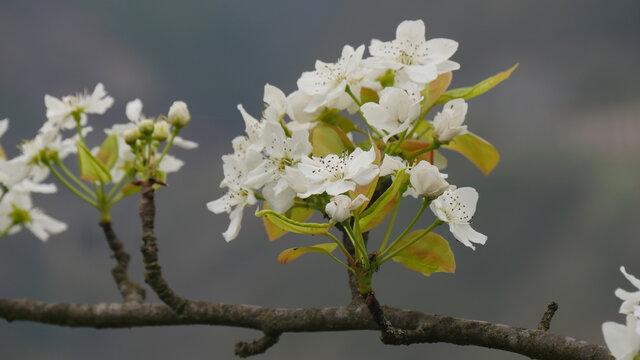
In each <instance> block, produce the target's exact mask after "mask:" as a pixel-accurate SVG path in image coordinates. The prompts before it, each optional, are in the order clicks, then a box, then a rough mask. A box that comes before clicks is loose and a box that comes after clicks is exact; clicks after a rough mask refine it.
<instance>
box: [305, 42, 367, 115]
mask: <svg viewBox="0 0 640 360" xmlns="http://www.w3.org/2000/svg"><path fill="white" fill-rule="evenodd" d="M364 49H365V48H364V45H360V46H359V47H358V48H357V49H355V50H354V49H353V47H351V46H349V45H345V46H344V48H343V49H342V55H341V56H340V59H338V61H337V62H335V63H325V62H322V61H320V60H317V61H316V70H315V71H306V72H304V73H302V76H301V77H300V79H298V89H300V91H302V92H304V93H306V94H308V95H312V96H313V97H312V98H311V101H310V102H309V103H308V104H307V106H306V107H305V109H304V110H305V111H307V112H314V111H316V110H318V109H319V108H321V107H323V106H328V107H331V108H336V109H340V110H342V109H345V108H347V107H349V105H351V104H353V100H352V99H351V98H350V96H349V94H347V93H346V92H345V89H346V87H347V85H349V86H350V87H353V89H352V90H353V91H354V94H356V96H357V95H358V94H359V93H360V89H359V86H358V83H359V81H360V80H361V79H362V78H363V77H364V75H365V73H364V72H363V71H364V68H363V67H362V66H361V63H362V55H363V54H364Z"/></svg>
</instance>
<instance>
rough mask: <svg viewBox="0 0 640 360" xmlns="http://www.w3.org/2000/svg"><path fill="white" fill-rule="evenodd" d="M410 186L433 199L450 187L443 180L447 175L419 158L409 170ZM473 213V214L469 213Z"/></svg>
mask: <svg viewBox="0 0 640 360" xmlns="http://www.w3.org/2000/svg"><path fill="white" fill-rule="evenodd" d="M409 174H410V176H409V181H410V182H411V186H413V188H414V189H416V191H417V192H418V193H419V194H422V195H423V196H425V197H426V198H429V199H434V198H437V197H438V196H440V195H441V194H442V193H443V192H445V191H446V190H447V189H449V188H450V187H451V185H449V183H448V182H447V181H446V180H445V179H446V178H447V175H445V174H440V171H439V170H438V167H436V166H434V165H431V163H429V162H428V161H424V160H421V161H420V162H419V163H418V165H415V166H414V167H413V168H412V169H411V170H409ZM471 215H473V214H471Z"/></svg>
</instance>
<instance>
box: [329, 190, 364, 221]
mask: <svg viewBox="0 0 640 360" xmlns="http://www.w3.org/2000/svg"><path fill="white" fill-rule="evenodd" d="M367 200H369V199H368V198H367V197H366V196H364V195H362V194H360V195H358V196H357V197H356V198H355V199H353V200H351V198H350V197H348V196H347V195H338V196H334V197H333V198H331V201H329V203H328V204H327V205H326V206H325V208H324V211H325V212H326V213H327V215H329V217H330V218H331V219H333V220H335V221H336V222H343V221H344V220H346V219H348V218H350V217H351V215H352V214H351V212H352V211H353V210H355V209H357V208H359V207H360V206H362V204H364V203H365V202H366V201H367Z"/></svg>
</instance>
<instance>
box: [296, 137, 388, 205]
mask: <svg viewBox="0 0 640 360" xmlns="http://www.w3.org/2000/svg"><path fill="white" fill-rule="evenodd" d="M375 159H376V153H375V149H374V148H373V147H371V149H369V151H367V152H365V151H363V150H362V149H361V148H356V149H355V150H354V151H353V152H352V153H351V154H343V155H342V156H338V155H335V154H329V155H327V156H326V157H324V158H320V157H316V156H314V157H313V158H308V157H303V158H302V161H301V162H300V163H299V164H298V169H300V171H301V172H302V174H303V175H304V180H305V181H306V183H307V191H306V192H305V193H303V194H298V196H300V197H301V198H307V197H309V196H311V195H313V194H322V193H323V192H325V191H326V192H327V194H329V195H339V194H342V193H345V192H347V191H352V190H355V188H356V184H358V185H367V184H369V183H370V182H371V181H372V180H373V179H374V178H375V177H376V176H377V175H378V173H379V172H380V168H379V167H378V166H377V165H375V164H373V161H374V160H375Z"/></svg>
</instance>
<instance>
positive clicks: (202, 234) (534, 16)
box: [0, 0, 640, 359]
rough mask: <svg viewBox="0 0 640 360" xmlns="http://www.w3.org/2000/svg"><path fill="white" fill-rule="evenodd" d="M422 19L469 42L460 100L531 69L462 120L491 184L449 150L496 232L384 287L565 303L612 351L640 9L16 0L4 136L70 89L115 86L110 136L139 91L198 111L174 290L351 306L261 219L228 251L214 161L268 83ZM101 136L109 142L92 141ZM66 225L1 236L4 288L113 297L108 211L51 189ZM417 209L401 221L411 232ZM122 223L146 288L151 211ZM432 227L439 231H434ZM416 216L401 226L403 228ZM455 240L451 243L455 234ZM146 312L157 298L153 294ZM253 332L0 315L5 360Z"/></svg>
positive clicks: (163, 208)
mask: <svg viewBox="0 0 640 360" xmlns="http://www.w3.org/2000/svg"><path fill="white" fill-rule="evenodd" d="M417 18H421V19H423V20H424V21H425V23H426V25H427V36H428V38H432V37H447V38H451V39H455V40H457V41H458V42H459V43H460V48H459V51H458V52H457V53H456V54H455V55H454V57H453V59H454V60H455V61H458V62H459V63H461V64H462V68H461V69H460V70H458V71H456V72H455V73H454V80H453V86H454V87H457V86H466V85H471V84H474V83H475V82H477V81H479V80H481V79H483V78H485V77H487V76H489V75H492V74H494V73H497V72H499V71H502V70H504V69H507V68H508V67H510V66H511V65H513V64H514V63H516V62H520V64H521V65H520V68H518V70H517V71H516V72H515V73H514V74H513V76H512V78H511V79H509V80H508V81H507V82H505V83H503V84H502V85H500V86H499V87H498V88H497V89H495V90H494V91H492V92H491V93H489V94H486V95H484V96H482V97H480V98H477V99H474V100H472V101H471V102H470V108H469V114H468V116H467V122H468V124H469V126H470V128H471V129H472V130H473V131H474V132H476V133H478V134H480V135H481V136H483V137H485V138H486V139H488V140H489V141H491V142H492V143H493V144H494V145H495V146H496V147H497V148H498V149H499V150H500V152H501V155H502V160H501V162H500V164H499V166H498V167H497V169H496V170H495V172H494V173H492V174H491V175H490V176H489V177H484V176H483V175H482V174H481V173H480V172H479V171H477V170H476V169H475V168H474V167H473V166H472V165H470V164H469V163H468V162H466V161H465V160H463V159H462V158H461V157H459V156H457V155H451V156H450V164H451V166H450V169H449V170H448V173H449V174H450V176H451V179H452V182H454V183H455V184H458V185H462V186H464V185H471V186H474V187H476V188H477V189H478V191H479V193H480V202H479V206H478V211H477V214H476V216H475V219H474V220H475V222H474V227H475V228H476V229H477V230H479V231H481V232H482V233H485V234H487V235H488V236H489V241H488V243H487V245H486V246H484V247H480V248H478V250H476V251H475V252H473V251H471V250H470V249H468V248H465V247H463V246H462V245H460V244H459V243H457V242H455V241H452V248H453V251H454V253H455V255H456V260H457V264H458V269H457V274H455V275H448V274H436V275H433V276H432V277H430V278H426V277H423V276H422V275H420V274H417V273H413V272H411V271H408V270H406V269H404V268H403V267H401V266H399V265H398V264H395V263H391V264H388V265H385V266H384V268H383V269H382V271H381V272H380V273H379V274H377V275H376V277H375V279H374V287H375V290H376V291H377V294H378V296H379V298H380V300H381V301H382V302H383V303H388V304H392V305H395V306H399V307H406V308H412V309H416V310H421V311H426V312H433V313H439V314H446V315H452V316H460V317H468V318H473V319H480V320H487V321H492V322H498V323H506V324H511V325H517V326H525V327H535V326H536V324H537V322H538V320H539V318H540V315H541V314H542V312H543V311H544V308H545V306H546V304H547V303H548V302H549V301H551V300H556V301H557V302H558V303H559V304H560V310H559V312H558V313H557V316H556V318H555V319H554V321H553V323H552V330H553V331H555V332H559V333H563V334H566V335H569V336H573V337H577V338H580V339H584V340H588V341H591V342H596V343H602V342H603V340H602V336H601V332H600V324H601V323H602V322H603V321H606V320H616V321H623V318H622V317H621V316H620V315H617V309H618V306H619V301H618V300H617V299H616V298H615V297H614V295H613V290H614V289H615V288H616V287H619V286H625V287H627V288H629V287H630V285H628V284H627V283H626V281H625V280H624V279H623V278H622V276H621V275H620V273H619V272H618V267H619V266H620V265H626V266H627V268H628V269H629V270H630V271H631V272H632V273H635V274H638V275H640V264H638V261H637V259H638V251H639V250H640V245H639V243H638V242H639V241H640V236H639V235H638V215H640V205H638V204H639V201H640V188H639V184H640V181H639V179H640V161H639V158H638V154H640V121H639V116H638V113H639V112H640V102H639V101H638V98H639V96H640V90H639V86H638V84H639V83H640V72H639V71H638V66H639V64H640V2H638V1H637V0H629V1H622V0H620V1H603V0H601V1H597V0H585V1H508V0H503V1H499V0H494V1H474V0H466V1H405V0H395V1H374V0H368V1H353V2H348V3H345V2H342V1H314V2H306V1H284V0H283V1H225V2H222V1H216V2H213V1H183V2H179V3H178V2H173V1H146V2H141V1H140V2H131V1H108V2H106V1H105V2H96V1H80V0H77V1H74V0H66V1H45V0H41V1H7V0H4V1H2V2H0V89H2V90H1V92H0V118H3V117H9V118H11V128H10V132H9V133H8V134H7V135H5V136H4V138H3V139H2V144H3V146H4V147H5V149H6V150H7V152H8V153H9V155H11V156H13V155H15V154H16V151H15V145H17V144H18V143H19V142H20V140H21V139H23V138H28V137H31V136H32V135H33V134H34V133H35V131H36V130H37V129H38V127H39V126H40V125H41V123H42V121H43V120H44V119H45V118H44V112H45V108H44V104H43V96H44V94H45V93H49V94H53V95H56V96H62V95H65V94H68V93H70V92H75V91H78V90H81V89H84V88H89V89H93V87H94V86H95V84H96V83H97V82H99V81H102V82H103V83H104V84H105V86H106V89H107V91H108V92H109V93H110V94H111V95H112V96H113V97H114V98H115V99H116V103H115V105H114V107H113V108H112V109H111V110H110V111H109V112H108V113H107V115H105V116H96V117H92V118H91V121H92V123H93V124H94V125H95V126H96V127H98V128H100V127H101V126H102V125H103V124H104V125H105V126H110V125H111V124H113V123H115V122H122V121H124V120H125V117H124V107H125V104H126V102H127V101H129V100H132V99H133V98H135V97H140V98H141V99H142V100H143V102H144V104H145V108H144V110H145V113H146V114H149V115H151V114H158V113H161V112H166V111H167V110H168V107H169V105H170V104H171V102H172V101H174V100H184V101H186V102H187V103H188V104H189V108H190V110H191V113H192V115H193V122H192V123H191V124H190V125H189V126H188V127H187V128H186V129H185V130H184V137H185V138H189V139H193V140H196V141H198V142H199V143H200V144H201V146H200V148H198V149H197V150H192V151H188V152H187V151H178V153H179V156H180V157H182V158H183V159H185V160H186V163H187V165H186V166H185V168H184V169H183V171H181V172H180V173H179V175H172V176H171V177H170V178H169V182H170V187H169V188H167V189H165V190H163V191H162V192H161V193H160V194H159V195H158V222H157V227H158V234H159V236H160V250H161V251H160V257H161V262H162V264H163V266H164V272H165V275H166V277H167V279H168V281H169V282H170V283H171V284H172V285H173V287H174V289H175V290H176V291H177V292H178V293H179V294H181V295H183V296H186V297H191V298H195V299H202V300H213V301H225V302H238V303H250V304H259V305H269V306H281V307H300V306H336V305H342V304H345V303H346V302H347V301H348V290H347V288H346V284H345V281H344V280H345V278H346V274H345V273H344V271H342V270H341V269H340V268H339V267H338V266H336V265H335V264H333V263H331V262H330V261H329V260H328V259H325V258H323V257H320V256H309V257H308V258H306V259H301V261H296V262H294V263H292V264H289V265H279V264H278V263H277V262H276V256H277V254H278V253H279V252H280V251H282V250H283V249H285V248H288V247H291V246H295V245H300V244H308V243H310V242H309V239H308V238H305V237H302V236H292V235H289V236H287V237H285V238H283V239H281V240H278V241H277V242H274V243H269V242H268V241H267V240H266V237H265V236H264V233H263V230H262V229H261V228H260V221H258V220H257V219H255V218H254V217H253V215H252V210H247V211H246V213H245V220H244V223H243V229H242V232H241V234H240V236H239V237H238V239H236V240H234V241H233V242H232V243H230V244H227V243H225V241H224V240H223V238H222V236H221V235H220V233H221V232H222V231H223V230H224V229H225V228H226V226H227V224H228V217H227V216H225V215H214V214H212V213H210V212H208V211H207V210H206V208H205V203H206V202H207V201H210V200H213V199H215V198H217V197H219V196H221V195H222V193H223V192H222V190H221V189H219V188H218V184H219V182H220V180H221V179H222V173H221V172H222V168H221V162H220V156H221V155H223V154H225V153H228V152H230V151H231V144H230V140H231V139H232V138H233V137H234V136H237V135H239V134H241V133H242V131H243V128H244V126H243V122H242V119H241V117H240V115H239V114H238V112H237V110H236V104H238V103H242V104H244V105H245V107H246V108H247V109H248V110H249V112H250V113H252V114H254V115H258V114H259V111H260V110H261V108H262V91H263V86H264V84H265V83H266V82H269V83H271V84H274V85H276V86H278V87H280V88H282V89H283V90H284V91H285V92H287V93H288V92H290V91H292V90H294V89H295V81H296V79H297V78H298V76H299V75H300V73H301V72H302V71H305V70H311V69H312V67H313V63H314V61H315V59H322V60H325V61H330V62H332V61H335V59H336V58H337V57H338V56H339V53H340V50H341V49H342V47H343V45H344V44H351V45H354V46H357V45H359V44H362V43H364V44H366V45H368V44H369V42H370V39H371V38H373V37H375V38H379V39H382V40H391V39H393V38H394V32H395V28H396V26H397V25H398V24H399V23H400V22H401V21H402V20H404V19H417ZM89 141H96V142H97V141H99V140H98V138H97V137H95V136H94V137H90V139H89ZM38 203H39V204H41V206H42V207H44V208H45V209H46V210H47V211H48V212H49V213H51V214H53V215H55V216H56V217H57V218H60V219H62V220H64V221H66V222H68V223H69V224H70V225H71V229H70V230H69V231H67V232H66V233H64V234H62V235H58V236H54V237H53V238H52V239H50V240H49V242H47V243H41V242H40V241H39V240H37V239H36V238H35V237H33V236H32V235H31V234H29V233H28V232H23V233H21V234H20V235H18V236H13V237H6V238H2V239H0V296H2V297H18V298H21V297H28V298H33V299H38V300H43V301H62V302H90V303H92V302H99V301H119V300H120V298H119V294H118V292H117V291H116V288H115V286H114V284H113V281H112V279H111V277H110V273H109V271H110V268H111V267H112V266H113V261H112V259H110V258H109V252H108V249H107V246H106V243H105V241H104V239H103V238H102V234H101V232H100V229H99V228H98V226H96V225H97V222H98V214H97V211H93V210H92V209H91V208H88V206H86V205H85V204H84V203H81V202H80V201H79V200H77V199H75V198H73V197H72V196H70V195H69V194H68V192H64V191H62V192H61V193H60V194H58V195H56V196H49V197H39V198H38ZM417 207H418V204H417V202H416V203H409V204H406V205H405V206H404V207H403V210H402V212H401V213H400V216H399V218H400V219H407V218H410V217H411V216H412V215H413V213H414V211H415V210H416V209H417ZM115 212H116V213H115V214H114V226H115V229H116V231H117V232H118V233H119V234H120V236H121V237H122V239H123V241H124V242H125V245H126V247H127V249H128V250H129V251H130V252H131V254H132V263H131V268H132V269H131V273H132V276H133V277H134V279H136V280H139V281H141V280H142V275H141V274H142V271H141V268H142V265H141V259H140V255H139V252H138V248H139V243H140V241H139V232H140V231H139V225H138V219H137V203H136V201H135V200H134V199H130V200H129V201H125V202H124V203H123V204H120V205H119V206H117V207H116V208H115ZM425 221H429V222H430V220H429V219H427V220H425ZM405 222H406V220H405ZM441 233H442V234H444V235H445V236H446V237H447V238H448V239H451V240H453V238H452V236H450V235H449V234H448V233H447V231H446V230H444V229H443V231H441ZM149 298H150V301H157V299H156V298H155V296H150V297H149ZM257 336H260V334H259V333H258V332H255V331H251V330H244V329H233V328H224V327H205V326H189V327H165V328H138V329H131V330H125V329H123V330H93V329H67V328H61V327H55V326H48V325H40V324H32V323H24V322H16V323H12V324H9V323H6V322H5V321H0V358H2V359H88V358H92V359H115V358H118V359H175V358H183V359H201V358H202V359H204V358H207V359H211V358H223V359H224V358H232V351H233V344H234V343H235V342H236V341H238V340H252V339H254V338H255V337H257ZM365 356H367V357H369V358H379V359H382V358H389V357H394V358H398V359H401V358H404V359H415V358H430V359H521V358H523V357H520V356H517V355H513V354H509V353H503V352H500V351H494V350H486V349H481V348H476V347H459V346H454V345H447V344H436V345H428V344H427V345H413V346H410V347H387V346H383V345H382V344H380V342H379V341H378V335H377V334H376V333H374V332H350V333H328V334H285V335H284V336H282V338H281V340H280V343H279V344H277V345H276V346H275V347H273V348H272V349H270V350H269V351H268V352H267V353H266V354H265V355H261V356H260V358H262V359H300V358H305V359H326V358H336V359H346V358H354V357H355V358H364V357H365Z"/></svg>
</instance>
